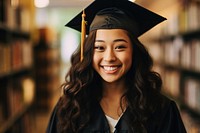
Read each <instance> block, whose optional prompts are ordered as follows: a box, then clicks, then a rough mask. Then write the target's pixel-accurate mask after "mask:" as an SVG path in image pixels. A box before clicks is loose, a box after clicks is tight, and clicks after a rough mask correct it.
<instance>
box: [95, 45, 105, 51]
mask: <svg viewBox="0 0 200 133" xmlns="http://www.w3.org/2000/svg"><path fill="white" fill-rule="evenodd" d="M94 49H95V50H98V51H103V50H104V47H103V46H95V47H94Z"/></svg>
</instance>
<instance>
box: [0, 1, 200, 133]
mask: <svg viewBox="0 0 200 133" xmlns="http://www.w3.org/2000/svg"><path fill="white" fill-rule="evenodd" d="M91 2H92V0H1V1H0V133H44V132H45V129H46V127H47V124H48V120H49V117H50V115H51V111H52V109H53V107H54V106H55V104H56V102H57V100H58V99H59V97H60V96H61V95H62V91H61V89H60V88H59V87H60V85H61V84H62V83H63V81H64V78H65V74H66V72H67V71H68V68H69V66H70V56H71V54H72V52H73V51H74V50H75V49H76V47H77V46H78V45H79V41H80V40H79V37H80V33H78V32H77V31H74V30H72V29H70V28H67V27H65V26H64V25H65V24H66V23H67V22H68V21H69V20H70V19H71V18H73V17H74V16H75V15H76V14H77V13H79V12H80V11H81V10H82V9H84V7H86V6H87V5H88V4H89V3H91ZM135 2H136V3H138V4H139V5H141V6H143V7H145V8H147V9H149V10H152V11H154V12H156V13H158V14H160V15H162V16H165V17H166V18H167V21H165V22H163V23H161V24H159V25H158V26H156V27H155V28H153V29H152V30H150V31H149V32H147V33H145V34H144V35H143V36H141V37H140V38H139V39H140V40H141V41H142V43H143V44H145V45H146V47H147V48H148V50H149V52H150V54H151V55H152V57H153V59H154V67H153V69H154V70H155V71H157V72H159V73H160V74H161V76H162V80H163V88H162V92H163V93H164V94H165V95H167V96H168V97H170V98H171V99H174V100H175V101H176V103H177V104H178V107H179V109H180V112H181V116H182V119H183V121H184V124H185V126H186V129H187V132H188V133H200V1H199V0H165V1H155V0H148V1H146V0H136V1H135Z"/></svg>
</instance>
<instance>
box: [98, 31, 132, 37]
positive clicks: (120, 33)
mask: <svg viewBox="0 0 200 133" xmlns="http://www.w3.org/2000/svg"><path fill="white" fill-rule="evenodd" d="M101 38H102V39H103V38H110V39H113V38H122V39H129V36H128V32H127V31H126V30H123V29H98V30H97V32H96V39H101Z"/></svg>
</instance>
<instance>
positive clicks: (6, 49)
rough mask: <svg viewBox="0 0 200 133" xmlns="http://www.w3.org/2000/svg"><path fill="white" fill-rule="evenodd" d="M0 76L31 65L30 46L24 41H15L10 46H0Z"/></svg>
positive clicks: (31, 53) (31, 54)
mask: <svg viewBox="0 0 200 133" xmlns="http://www.w3.org/2000/svg"><path fill="white" fill-rule="evenodd" d="M0 53H1V56H0V60H1V63H0V76H1V75H5V74H9V73H11V72H14V71H17V70H20V69H23V68H28V67H30V66H32V63H33V52H32V45H31V44H30V42H29V41H26V40H15V41H13V42H12V44H2V43H1V44H0Z"/></svg>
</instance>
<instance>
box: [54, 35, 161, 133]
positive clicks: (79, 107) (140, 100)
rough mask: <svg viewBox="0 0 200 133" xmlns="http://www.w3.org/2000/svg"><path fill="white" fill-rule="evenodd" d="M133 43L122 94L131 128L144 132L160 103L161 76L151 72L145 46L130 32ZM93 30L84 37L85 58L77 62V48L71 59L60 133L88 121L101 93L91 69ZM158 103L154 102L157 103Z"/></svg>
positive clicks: (60, 109)
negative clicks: (129, 113) (128, 109)
mask: <svg viewBox="0 0 200 133" xmlns="http://www.w3.org/2000/svg"><path fill="white" fill-rule="evenodd" d="M128 35H129V37H130V39H131V42H132V44H133V55H132V56H133V58H132V59H133V61H132V62H133V64H132V67H131V69H130V70H129V71H128V72H127V74H126V82H127V85H128V89H127V92H126V93H125V94H124V95H123V97H125V98H126V100H127V103H128V107H129V108H130V112H131V116H130V120H131V122H129V123H130V127H131V129H132V130H133V131H134V132H140V133H141V132H146V128H145V123H146V121H147V118H148V116H149V115H150V114H151V113H152V112H154V110H155V108H156V107H157V106H159V103H158V100H159V93H160V89H161V84H162V81H161V78H160V76H159V74H158V73H156V72H153V71H152V65H153V61H152V58H151V57H150V55H149V53H148V51H147V50H146V49H145V47H144V45H143V44H141V43H140V41H139V40H138V39H137V38H135V37H134V36H133V35H131V34H129V33H128ZM95 37H96V31H92V32H91V33H90V34H89V36H88V37H87V38H86V41H85V45H84V60H83V61H82V62H80V48H78V49H77V51H75V53H74V54H73V55H72V58H71V68H70V70H69V72H68V73H67V75H66V79H65V83H64V84H63V85H62V89H63V92H64V95H63V96H62V97H61V100H60V102H59V104H58V121H59V122H58V129H59V130H60V132H61V133H64V132H65V133H66V132H67V133H77V132H81V130H82V129H83V128H84V127H85V126H86V125H87V123H88V122H89V120H90V117H91V116H90V115H91V113H92V112H91V110H92V102H93V101H94V100H100V99H101V96H102V90H101V89H102V88H101V80H102V79H101V78H100V76H99V75H98V74H97V73H96V72H95V70H94V69H93V68H92V58H93V49H94V48H93V47H94V42H95ZM156 103H157V104H156Z"/></svg>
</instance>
